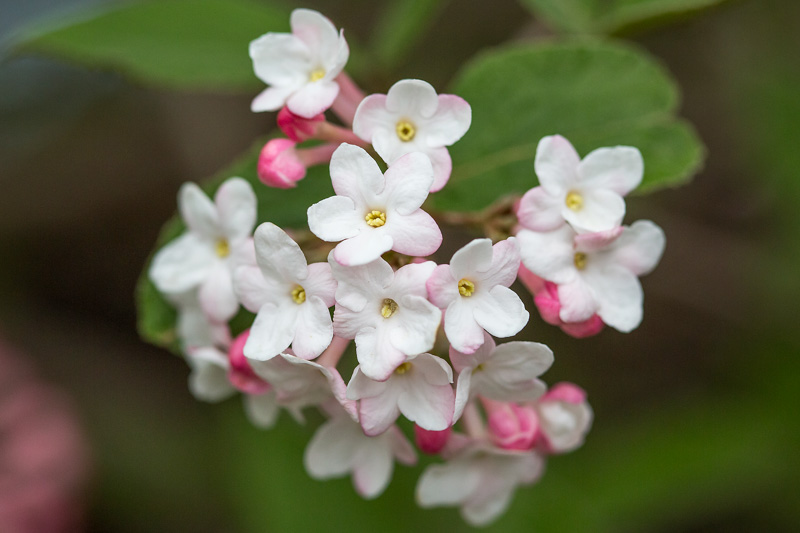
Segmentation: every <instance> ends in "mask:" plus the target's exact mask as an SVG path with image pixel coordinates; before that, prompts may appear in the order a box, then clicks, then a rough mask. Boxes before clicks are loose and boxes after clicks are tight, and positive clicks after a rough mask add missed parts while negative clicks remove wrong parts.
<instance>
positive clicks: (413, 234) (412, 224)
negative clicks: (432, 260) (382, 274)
mask: <svg viewBox="0 0 800 533" xmlns="http://www.w3.org/2000/svg"><path fill="white" fill-rule="evenodd" d="M384 228H386V231H387V233H388V234H389V235H391V239H392V246H391V247H390V249H392V250H394V251H396V252H398V253H401V254H405V255H411V256H417V257H425V256H428V255H431V254H432V253H434V252H435V251H436V250H438V249H439V246H441V244H442V230H440V229H439V225H438V224H436V221H435V220H434V219H433V217H432V216H430V215H429V214H428V213H426V212H425V211H423V210H421V209H418V210H417V211H414V212H413V213H411V214H409V215H398V214H395V215H394V216H393V217H391V219H390V218H389V217H387V221H386V224H385V225H384ZM381 253H382V252H381Z"/></svg>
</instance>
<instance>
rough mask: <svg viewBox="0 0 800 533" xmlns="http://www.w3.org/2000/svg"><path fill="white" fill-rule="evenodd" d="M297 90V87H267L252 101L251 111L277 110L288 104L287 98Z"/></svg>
mask: <svg viewBox="0 0 800 533" xmlns="http://www.w3.org/2000/svg"><path fill="white" fill-rule="evenodd" d="M296 90H297V87H294V86H289V87H267V88H266V89H264V90H263V91H261V92H260V93H259V94H258V96H256V97H255V98H253V101H252V102H251V103H250V111H252V112H253V113H261V112H262V111H277V110H278V109H280V108H282V107H283V106H284V105H286V100H287V99H288V98H289V96H291V95H292V93H294V92H295V91H296Z"/></svg>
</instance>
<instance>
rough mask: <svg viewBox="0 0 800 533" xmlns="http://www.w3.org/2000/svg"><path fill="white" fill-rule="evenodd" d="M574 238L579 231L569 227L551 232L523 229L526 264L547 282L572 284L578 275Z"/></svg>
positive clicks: (521, 241) (521, 240)
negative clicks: (576, 231)
mask: <svg viewBox="0 0 800 533" xmlns="http://www.w3.org/2000/svg"><path fill="white" fill-rule="evenodd" d="M574 237H575V231H574V230H573V229H572V228H570V227H569V226H567V225H566V224H565V225H564V226H562V227H561V228H559V229H557V230H554V231H549V232H547V233H539V232H535V231H528V230H521V231H520V232H519V233H517V239H518V240H519V249H520V256H521V257H522V262H523V263H524V264H525V267H526V268H527V269H528V270H530V271H531V272H533V273H534V274H536V275H537V276H540V277H542V278H544V279H546V280H547V281H552V282H553V283H568V282H570V281H572V280H573V279H575V277H576V276H577V269H576V268H575V250H574V249H573V239H574Z"/></svg>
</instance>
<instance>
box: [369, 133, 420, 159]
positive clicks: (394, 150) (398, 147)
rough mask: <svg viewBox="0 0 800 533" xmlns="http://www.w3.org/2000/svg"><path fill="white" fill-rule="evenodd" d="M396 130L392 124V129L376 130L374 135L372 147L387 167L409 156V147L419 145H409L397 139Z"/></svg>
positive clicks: (411, 143) (410, 143)
mask: <svg viewBox="0 0 800 533" xmlns="http://www.w3.org/2000/svg"><path fill="white" fill-rule="evenodd" d="M394 128H395V125H394V124H392V127H391V129H388V128H387V129H379V130H375V132H374V133H373V135H372V147H373V148H374V149H375V151H376V152H377V153H378V155H379V156H381V159H383V161H384V162H385V163H386V164H387V165H388V164H391V163H393V162H394V160H395V159H397V158H398V157H400V156H402V155H405V154H407V153H408V152H409V147H411V148H413V147H416V144H417V143H414V142H413V141H411V142H408V143H405V142H403V141H401V140H400V139H399V138H398V137H397V133H396V132H395V130H394Z"/></svg>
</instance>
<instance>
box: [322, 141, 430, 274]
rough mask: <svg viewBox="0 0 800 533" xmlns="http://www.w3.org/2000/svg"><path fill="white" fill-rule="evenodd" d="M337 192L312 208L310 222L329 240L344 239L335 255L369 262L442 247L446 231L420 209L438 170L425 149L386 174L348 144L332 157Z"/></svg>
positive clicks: (351, 262)
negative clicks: (386, 255)
mask: <svg viewBox="0 0 800 533" xmlns="http://www.w3.org/2000/svg"><path fill="white" fill-rule="evenodd" d="M331 182H332V183H333V190H334V191H335V192H336V196H332V197H330V198H326V199H324V200H322V201H321V202H317V203H316V204H314V205H312V206H311V207H309V208H308V227H309V229H311V231H312V232H313V233H314V234H315V235H316V236H317V237H319V238H320V239H322V240H323V241H328V242H338V241H342V242H340V243H339V244H337V245H336V248H335V249H334V251H333V257H334V258H335V259H336V261H337V262H338V263H340V264H342V265H347V266H357V265H364V264H366V263H369V262H370V261H374V260H376V259H378V258H379V257H380V256H381V254H383V253H384V252H388V251H389V250H394V251H396V252H398V253H401V254H406V255H411V256H426V255H430V254H432V253H433V252H435V251H436V250H438V249H439V245H440V244H441V243H442V232H441V231H440V230H439V226H438V225H437V224H436V222H435V221H434V220H433V218H431V216H430V215H429V214H428V213H426V212H425V211H423V210H422V209H420V206H422V203H423V202H424V201H425V199H426V198H427V197H428V191H429V190H430V186H431V183H432V182H433V170H432V169H431V163H430V161H429V160H428V158H427V157H426V156H425V155H423V154H420V153H416V152H415V153H411V154H407V155H405V156H403V157H401V158H399V159H397V160H396V161H394V162H393V163H392V164H391V165H389V168H388V170H387V171H386V174H385V175H384V174H382V173H381V171H380V168H378V164H377V163H376V162H375V160H373V159H372V158H371V157H370V156H369V154H367V152H366V151H364V149H363V148H359V147H358V146H354V145H350V144H346V143H343V144H342V145H341V146H340V147H339V148H338V149H337V150H336V151H335V152H334V153H333V156H332V158H331Z"/></svg>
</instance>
